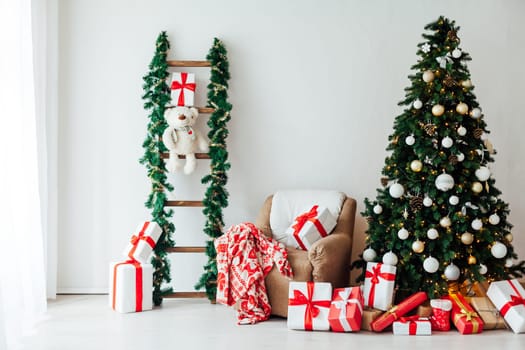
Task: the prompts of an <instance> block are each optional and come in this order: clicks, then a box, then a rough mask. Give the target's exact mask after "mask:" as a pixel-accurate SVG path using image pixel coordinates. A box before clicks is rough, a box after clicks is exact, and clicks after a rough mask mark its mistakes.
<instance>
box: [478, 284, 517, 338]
mask: <svg viewBox="0 0 525 350" xmlns="http://www.w3.org/2000/svg"><path fill="white" fill-rule="evenodd" d="M487 296H488V297H489V299H490V301H492V303H493V304H494V306H496V308H497V309H498V310H499V312H500V314H501V315H502V316H503V318H504V319H505V321H506V322H507V324H508V325H509V327H510V328H511V329H512V330H513V331H514V333H523V332H525V289H524V288H523V287H522V286H521V285H520V283H519V282H518V280H516V279H514V280H506V281H497V282H492V283H491V284H490V287H489V290H488V291H487Z"/></svg>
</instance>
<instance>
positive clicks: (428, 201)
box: [423, 196, 434, 207]
mask: <svg viewBox="0 0 525 350" xmlns="http://www.w3.org/2000/svg"><path fill="white" fill-rule="evenodd" d="M432 203H434V202H433V201H432V198H430V197H427V196H425V198H423V205H424V206H425V207H430V206H432Z"/></svg>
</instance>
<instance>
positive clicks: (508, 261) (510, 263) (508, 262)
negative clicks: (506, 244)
mask: <svg viewBox="0 0 525 350" xmlns="http://www.w3.org/2000/svg"><path fill="white" fill-rule="evenodd" d="M513 264H514V262H513V261H512V258H508V259H507V260H505V267H511V266H512V265H513Z"/></svg>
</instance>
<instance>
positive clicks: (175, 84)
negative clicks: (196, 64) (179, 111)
mask: <svg viewBox="0 0 525 350" xmlns="http://www.w3.org/2000/svg"><path fill="white" fill-rule="evenodd" d="M187 79H188V73H180V80H181V81H180V82H179V81H177V80H174V81H172V82H171V90H179V89H180V94H179V100H178V101H177V106H184V89H187V90H190V91H195V83H187V82H186V80H187Z"/></svg>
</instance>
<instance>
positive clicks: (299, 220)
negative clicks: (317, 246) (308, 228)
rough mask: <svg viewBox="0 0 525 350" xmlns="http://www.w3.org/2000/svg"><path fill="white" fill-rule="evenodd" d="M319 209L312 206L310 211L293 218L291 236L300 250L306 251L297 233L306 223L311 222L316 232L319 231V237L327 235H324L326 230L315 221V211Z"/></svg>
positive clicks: (316, 206)
mask: <svg viewBox="0 0 525 350" xmlns="http://www.w3.org/2000/svg"><path fill="white" fill-rule="evenodd" d="M318 208H319V206H318V205H314V206H313V207H312V209H310V211H308V212H306V213H303V214H301V215H299V216H298V217H296V218H295V224H293V225H292V229H293V230H294V232H293V236H294V238H295V240H296V241H297V243H298V244H299V246H300V247H301V249H303V250H308V249H306V246H305V245H304V243H303V241H302V240H301V237H299V231H301V229H302V228H303V226H304V224H306V223H307V222H308V221H310V222H312V223H313V224H314V225H315V227H316V228H317V231H319V234H320V235H321V237H326V236H327V235H328V234H327V233H326V230H325V229H324V227H323V225H322V224H321V222H320V221H319V220H317V215H318V213H317V209H318Z"/></svg>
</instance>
